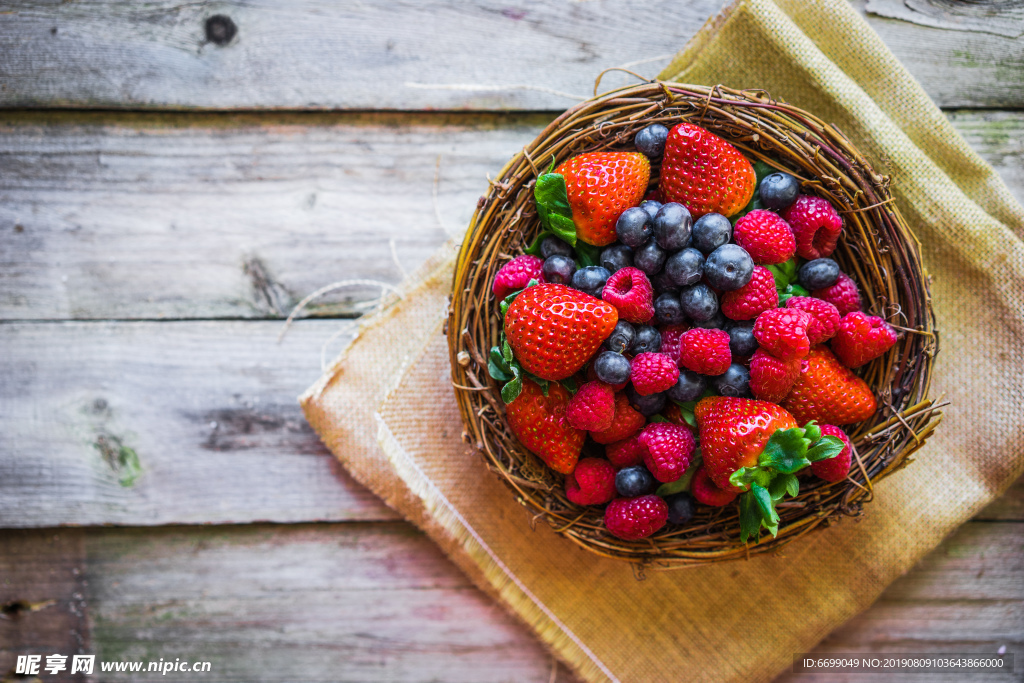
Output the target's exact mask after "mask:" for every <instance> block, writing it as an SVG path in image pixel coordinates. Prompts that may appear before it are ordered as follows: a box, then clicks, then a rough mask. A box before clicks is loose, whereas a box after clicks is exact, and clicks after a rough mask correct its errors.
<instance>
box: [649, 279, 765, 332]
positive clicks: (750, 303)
mask: <svg viewBox="0 0 1024 683" xmlns="http://www.w3.org/2000/svg"><path fill="white" fill-rule="evenodd" d="M778 305H779V290H777V289H776V288H775V277H774V276H773V275H772V272H771V271H770V270H768V269H767V268H764V267H762V266H754V274H753V276H752V277H751V278H750V282H748V283H747V284H745V285H743V286H742V287H740V288H739V289H734V290H733V291H731V292H726V293H725V294H723V295H722V313H723V314H724V315H725V317H726V318H730V319H731V320H753V319H754V318H756V317H757V316H758V315H760V314H761V313H763V312H765V311H767V310H770V309H772V308H775V307H776V306H778ZM662 343H663V344H664V342H662Z"/></svg>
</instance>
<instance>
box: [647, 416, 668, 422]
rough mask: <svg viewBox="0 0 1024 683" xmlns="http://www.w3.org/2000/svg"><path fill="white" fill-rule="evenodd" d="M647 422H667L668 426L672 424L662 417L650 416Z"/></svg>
mask: <svg viewBox="0 0 1024 683" xmlns="http://www.w3.org/2000/svg"><path fill="white" fill-rule="evenodd" d="M647 421H648V422H652V423H655V424H657V423H658V422H667V423H668V424H672V422H671V421H670V420H669V419H668V418H667V417H665V416H664V415H651V416H650V417H649V418H647Z"/></svg>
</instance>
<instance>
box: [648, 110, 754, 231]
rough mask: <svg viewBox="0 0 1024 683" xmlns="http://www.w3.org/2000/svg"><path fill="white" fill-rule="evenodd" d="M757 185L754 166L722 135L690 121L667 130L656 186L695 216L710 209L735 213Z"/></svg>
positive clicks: (748, 200)
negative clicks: (659, 176) (659, 174)
mask: <svg viewBox="0 0 1024 683" xmlns="http://www.w3.org/2000/svg"><path fill="white" fill-rule="evenodd" d="M756 186H757V176H756V175H755V174H754V167H753V166H752V165H751V164H750V162H749V161H748V160H747V158H746V157H744V156H743V155H742V154H740V152H739V150H738V149H736V148H735V147H733V146H732V145H731V144H729V143H728V142H726V141H725V140H723V139H722V138H720V137H718V136H717V135H715V134H714V133H711V132H710V131H707V130H705V129H703V128H701V127H700V126H695V125H693V124H692V123H680V124H678V125H676V126H675V127H673V128H672V130H671V131H669V134H668V140H666V141H665V153H664V156H663V158H662V162H661V180H660V182H659V184H658V187H659V189H660V190H661V194H662V195H663V196H664V198H665V201H667V202H678V203H680V204H682V205H683V206H685V207H686V208H687V209H689V210H690V214H691V215H692V216H693V219H694V220H696V219H698V218H700V217H701V216H703V215H704V214H706V213H712V212H713V213H720V214H722V215H723V216H727V217H728V216H732V215H733V214H735V213H738V212H739V210H740V209H742V208H743V207H744V206H746V205H747V204H748V203H749V202H750V199H751V197H753V196H754V188H755V187H756Z"/></svg>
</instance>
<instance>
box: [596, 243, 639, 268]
mask: <svg viewBox="0 0 1024 683" xmlns="http://www.w3.org/2000/svg"><path fill="white" fill-rule="evenodd" d="M632 265H633V250H632V249H630V248H629V247H627V246H626V245H625V244H613V245H612V246H610V247H606V248H605V250H604V251H602V252H601V266H602V267H604V268H606V269H607V270H608V272H609V273H614V272H615V271H617V270H621V269H623V268H629V267H630V266H632Z"/></svg>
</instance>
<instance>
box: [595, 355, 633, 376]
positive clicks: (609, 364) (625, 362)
mask: <svg viewBox="0 0 1024 683" xmlns="http://www.w3.org/2000/svg"><path fill="white" fill-rule="evenodd" d="M630 369H631V366H630V364H629V359H627V358H626V357H625V356H623V355H622V354H621V353H615V352H614V351H602V352H601V354H600V355H599V356H598V357H597V360H595V361H594V373H595V374H596V375H597V378H598V379H599V380H601V381H602V382H604V383H605V384H622V383H623V382H628V381H629V372H630Z"/></svg>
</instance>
